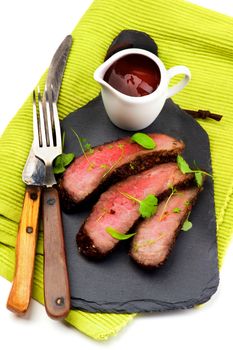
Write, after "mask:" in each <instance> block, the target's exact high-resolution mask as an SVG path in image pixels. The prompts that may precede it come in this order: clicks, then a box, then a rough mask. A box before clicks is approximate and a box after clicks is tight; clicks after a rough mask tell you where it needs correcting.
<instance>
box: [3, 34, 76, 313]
mask: <svg viewBox="0 0 233 350" xmlns="http://www.w3.org/2000/svg"><path fill="white" fill-rule="evenodd" d="M71 45H72V36H71V35H68V36H67V37H66V38H65V39H64V40H63V42H62V43H61V44H60V46H59V47H58V49H57V51H56V52H55V54H54V56H53V58H52V61H51V64H50V66H49V70H48V76H47V83H48V84H50V85H52V86H53V92H54V100H55V101H57V99H58V96H59V91H60V87H61V83H62V77H63V73H64V70H65V66H66V61H67V58H68V55H69V51H70V48H71ZM44 178H45V166H44V163H43V162H42V161H41V160H39V159H38V158H36V157H35V154H34V151H33V146H32V147H31V150H30V152H29V155H28V159H27V161H26V163H25V166H24V169H23V173H22V180H23V182H24V183H25V184H26V191H25V197H24V202H23V208H22V214H21V219H20V223H19V227H18V233H17V241H16V264H15V275H14V279H13V284H12V287H11V291H10V294H9V297H8V300H7V308H8V309H9V310H10V311H12V312H15V313H18V314H24V313H25V312H26V311H27V310H28V307H29V304H30V300H31V290H32V281H33V271H34V262H35V253H36V242H37V232H38V218H39V208H40V199H41V185H42V184H43V182H44Z"/></svg>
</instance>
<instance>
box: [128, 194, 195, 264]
mask: <svg viewBox="0 0 233 350" xmlns="http://www.w3.org/2000/svg"><path fill="white" fill-rule="evenodd" d="M199 191H200V189H199V188H197V187H192V188H190V189H186V190H181V191H179V192H178V193H176V194H175V195H174V196H173V197H171V199H170V201H169V202H168V203H167V206H166V215H163V214H164V208H165V205H166V200H167V199H164V200H163V201H162V202H161V203H160V204H159V205H158V210H157V213H156V214H155V215H154V216H153V217H151V218H149V219H145V220H144V221H142V222H141V223H139V224H138V225H137V226H136V227H135V230H136V232H137V233H136V235H135V236H134V237H133V240H132V245H131V249H130V252H129V255H130V256H131V257H132V259H133V260H134V261H135V262H136V263H137V264H138V265H140V266H141V267H143V268H146V269H152V268H157V267H159V266H161V265H163V264H164V262H165V261H166V260H167V258H168V256H169V254H170V252H171V250H172V247H173V246H174V243H175V241H176V237H177V235H178V233H179V232H180V230H181V228H182V226H183V223H184V222H185V220H186V219H187V217H188V215H189V213H190V211H191V209H192V207H193V205H194V203H195V201H196V198H197V195H198V193H199ZM175 208H179V209H180V212H179V213H174V212H173V210H174V209H175Z"/></svg>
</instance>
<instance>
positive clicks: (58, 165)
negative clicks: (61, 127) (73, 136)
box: [53, 132, 75, 174]
mask: <svg viewBox="0 0 233 350" xmlns="http://www.w3.org/2000/svg"><path fill="white" fill-rule="evenodd" d="M64 144H65V132H63V135H62V149H63V148H64ZM74 157H75V155H74V153H62V154H59V156H57V158H56V159H55V161H54V166H53V172H54V174H62V173H64V171H65V170H66V167H67V166H68V165H69V164H70V163H71V162H72V160H73V159H74Z"/></svg>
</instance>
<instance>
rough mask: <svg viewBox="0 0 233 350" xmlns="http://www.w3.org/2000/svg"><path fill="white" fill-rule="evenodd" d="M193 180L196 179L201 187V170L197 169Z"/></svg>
mask: <svg viewBox="0 0 233 350" xmlns="http://www.w3.org/2000/svg"><path fill="white" fill-rule="evenodd" d="M195 180H196V183H197V186H198V187H201V186H202V184H203V175H202V173H201V171H197V172H196V173H195Z"/></svg>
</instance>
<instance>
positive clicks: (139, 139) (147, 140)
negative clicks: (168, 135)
mask: <svg viewBox="0 0 233 350" xmlns="http://www.w3.org/2000/svg"><path fill="white" fill-rule="evenodd" d="M131 140H132V141H134V142H136V143H138V144H139V145H140V146H142V147H143V148H146V149H155V147H156V143H155V141H154V140H153V139H152V138H151V137H150V136H148V135H147V134H144V133H142V132H137V133H136V134H134V135H133V136H131Z"/></svg>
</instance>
